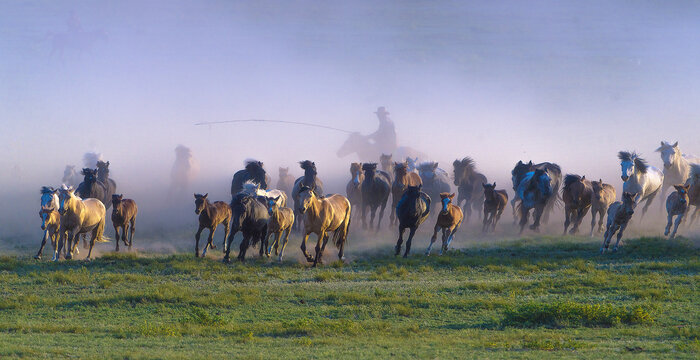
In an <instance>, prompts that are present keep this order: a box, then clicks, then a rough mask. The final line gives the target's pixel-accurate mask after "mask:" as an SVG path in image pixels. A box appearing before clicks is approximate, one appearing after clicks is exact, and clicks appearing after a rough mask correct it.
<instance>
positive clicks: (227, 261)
mask: <svg viewBox="0 0 700 360" xmlns="http://www.w3.org/2000/svg"><path fill="white" fill-rule="evenodd" d="M223 263H224V264H230V263H231V258H227V257H225V258H224V260H223Z"/></svg>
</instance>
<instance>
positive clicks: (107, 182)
mask: <svg viewBox="0 0 700 360" xmlns="http://www.w3.org/2000/svg"><path fill="white" fill-rule="evenodd" d="M97 181H99V182H101V183H102V185H104V188H105V195H104V197H103V198H102V199H100V201H102V203H103V204H105V208H106V209H107V210H109V207H110V206H112V194H114V192H115V191H117V183H116V182H114V180H113V179H111V178H110V177H109V161H107V162H104V161H102V160H100V161H98V162H97Z"/></svg>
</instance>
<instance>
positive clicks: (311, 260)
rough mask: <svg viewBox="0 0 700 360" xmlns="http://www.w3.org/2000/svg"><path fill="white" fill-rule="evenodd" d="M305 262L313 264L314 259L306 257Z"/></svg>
mask: <svg viewBox="0 0 700 360" xmlns="http://www.w3.org/2000/svg"><path fill="white" fill-rule="evenodd" d="M306 261H307V262H310V263H312V262H314V258H312V257H307V258H306Z"/></svg>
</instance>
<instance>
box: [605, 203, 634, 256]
mask: <svg viewBox="0 0 700 360" xmlns="http://www.w3.org/2000/svg"><path fill="white" fill-rule="evenodd" d="M636 195H637V194H634V193H632V194H630V193H628V192H623V193H622V201H616V202H614V203H613V204H612V205H610V207H609V208H608V223H607V228H606V229H605V235H603V245H601V247H600V253H601V254H602V253H604V252H605V251H606V250H608V247H609V246H610V240H612V237H613V235H615V232H617V231H618V230H619V232H618V233H617V242H615V247H614V248H613V252H615V251H617V247H618V245H620V239H622V233H623V232H624V231H625V229H626V228H627V225H628V224H629V222H630V220H631V219H632V215H634V208H635V207H637V202H636V201H635V200H634V198H635V197H636Z"/></svg>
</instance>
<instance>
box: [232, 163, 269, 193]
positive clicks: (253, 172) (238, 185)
mask: <svg viewBox="0 0 700 360" xmlns="http://www.w3.org/2000/svg"><path fill="white" fill-rule="evenodd" d="M248 180H252V181H253V182H255V183H256V184H259V185H260V188H261V189H263V190H267V184H269V183H270V177H269V176H267V173H265V168H264V167H263V163H262V161H257V160H252V159H248V160H246V162H245V169H243V170H239V171H236V173H235V174H233V180H231V196H235V195H236V194H238V192H240V191H241V190H242V189H243V184H244V183H245V182H246V181H248Z"/></svg>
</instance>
